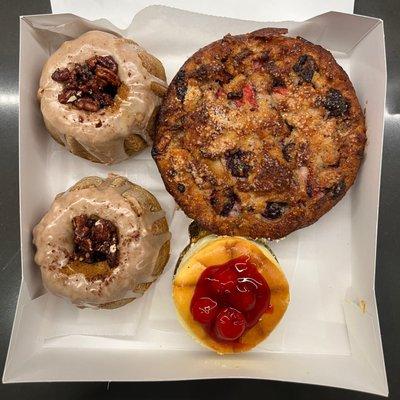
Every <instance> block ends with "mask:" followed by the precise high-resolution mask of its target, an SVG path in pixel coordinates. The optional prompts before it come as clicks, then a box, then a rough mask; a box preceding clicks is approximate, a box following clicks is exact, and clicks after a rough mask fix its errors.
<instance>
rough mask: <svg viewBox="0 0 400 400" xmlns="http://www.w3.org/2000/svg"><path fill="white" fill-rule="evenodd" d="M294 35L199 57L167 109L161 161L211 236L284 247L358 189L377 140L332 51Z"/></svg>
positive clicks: (172, 91) (237, 40)
mask: <svg viewBox="0 0 400 400" xmlns="http://www.w3.org/2000/svg"><path fill="white" fill-rule="evenodd" d="M286 32H287V31H286V29H272V28H266V29H261V30H259V31H256V32H252V33H249V34H245V35H239V36H231V35H227V36H225V37H224V38H223V39H222V40H219V41H216V42H214V43H211V44H210V45H208V46H206V47H204V48H202V49H200V50H199V51H198V52H197V53H195V54H194V55H193V56H192V57H190V58H189V59H188V60H187V61H186V63H185V64H184V65H183V66H182V68H181V69H180V70H179V72H178V73H177V75H176V76H175V78H174V79H173V81H172V83H171V85H170V86H169V89H168V92H167V95H166V97H165V99H164V101H163V104H162V107H161V112H160V115H159V119H158V125H157V130H156V138H155V142H154V145H153V152H152V154H153V157H154V159H155V161H156V163H157V165H158V168H159V170H160V173H161V175H162V178H163V180H164V183H165V186H166V188H167V190H168V191H169V192H170V193H171V194H172V195H173V196H174V198H175V200H176V201H177V203H178V204H179V205H180V206H181V207H182V209H183V210H184V211H185V213H186V214H187V215H188V216H189V217H191V218H193V219H195V220H197V221H198V222H199V223H200V224H201V225H202V226H203V227H205V228H206V229H208V230H210V231H212V232H215V233H218V234H227V235H241V236H250V237H266V238H270V239H276V238H280V237H283V236H285V235H287V234H289V233H290V232H292V231H294V230H296V229H299V228H302V227H305V226H307V225H310V224H312V223H314V222H315V221H316V220H318V219H319V218H320V217H321V216H322V215H323V214H325V213H326V212H327V211H328V210H330V209H331V208H332V207H333V206H334V205H335V204H336V203H337V202H338V201H339V200H340V199H341V198H342V197H343V196H344V194H345V193H346V191H347V190H348V189H349V188H350V186H351V185H352V184H353V182H354V180H355V178H356V175H357V171H358V169H359V166H360V161H361V159H362V157H363V151H364V146H365V142H366V134H365V122H364V116H363V113H362V111H361V108H360V105H359V102H358V100H357V97H356V94H355V91H354V88H353V86H352V84H351V82H350V80H349V78H348V76H347V75H346V73H345V72H344V71H343V69H342V68H341V67H340V66H339V65H338V64H337V63H336V61H335V59H334V58H333V56H332V54H331V53H330V52H329V51H327V50H325V49H324V48H322V47H321V46H317V45H314V44H312V43H310V42H308V41H307V40H305V39H302V38H300V37H297V38H292V37H286V36H284V34H285V33H286Z"/></svg>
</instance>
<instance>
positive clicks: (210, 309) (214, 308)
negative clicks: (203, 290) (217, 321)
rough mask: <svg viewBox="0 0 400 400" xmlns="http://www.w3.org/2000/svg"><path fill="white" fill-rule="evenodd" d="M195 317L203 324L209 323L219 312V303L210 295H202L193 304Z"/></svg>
mask: <svg viewBox="0 0 400 400" xmlns="http://www.w3.org/2000/svg"><path fill="white" fill-rule="evenodd" d="M191 311H192V315H193V318H194V319H195V320H196V321H197V322H200V323H201V324H209V323H210V322H211V321H212V320H213V319H214V318H215V316H216V315H217V313H218V304H217V302H216V301H214V300H213V299H210V298H209V297H200V298H199V299H197V300H196V301H195V302H194V303H193V305H192V310H191Z"/></svg>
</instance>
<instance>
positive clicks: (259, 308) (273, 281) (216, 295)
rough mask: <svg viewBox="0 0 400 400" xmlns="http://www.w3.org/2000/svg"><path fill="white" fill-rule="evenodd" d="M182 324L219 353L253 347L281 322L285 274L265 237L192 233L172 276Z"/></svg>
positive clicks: (284, 306)
mask: <svg viewBox="0 0 400 400" xmlns="http://www.w3.org/2000/svg"><path fill="white" fill-rule="evenodd" d="M173 299H174V302H175V306H176V310H177V313H178V316H179V319H180V321H181V323H182V324H183V326H184V327H185V328H186V329H187V330H188V331H189V333H191V334H192V335H193V336H194V338H195V339H196V340H197V341H199V342H200V343H201V344H202V345H204V346H206V347H208V348H210V349H212V350H214V351H216V352H217V353H219V354H228V353H239V352H244V351H248V350H250V349H252V348H253V347H254V346H256V345H257V344H258V343H260V342H261V341H262V340H264V339H265V338H266V337H267V336H268V335H269V334H270V333H271V332H272V330H273V329H274V328H275V327H276V325H277V324H278V323H279V321H280V320H281V318H282V317H283V315H284V314H285V311H286V309H287V306H288V304H289V285H288V282H287V280H286V277H285V274H284V272H283V271H282V269H281V267H280V266H279V264H278V261H277V260H276V258H275V256H274V255H273V254H272V253H271V251H270V250H269V248H268V246H267V245H266V244H265V242H264V241H262V240H258V241H254V240H249V239H246V238H243V237H238V236H234V237H228V236H216V235H210V234H209V233H207V232H201V233H200V234H198V233H197V234H195V235H193V236H192V240H191V244H190V245H189V246H188V247H187V248H186V249H185V250H184V251H183V253H182V255H181V258H180V260H179V261H178V264H177V268H176V270H175V276H174V278H173Z"/></svg>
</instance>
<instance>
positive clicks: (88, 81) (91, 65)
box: [51, 56, 121, 112]
mask: <svg viewBox="0 0 400 400" xmlns="http://www.w3.org/2000/svg"><path fill="white" fill-rule="evenodd" d="M51 77H52V79H53V80H55V81H56V82H59V83H62V84H63V89H62V91H61V92H60V93H59V95H58V101H59V102H60V103H62V104H71V105H72V106H73V107H75V108H77V109H78V110H85V111H89V112H96V111H98V110H100V109H101V108H104V107H108V106H111V105H112V104H113V103H114V98H115V95H116V94H117V92H118V88H119V87H120V86H121V80H120V79H119V77H118V65H117V63H116V62H115V60H114V58H113V57H111V56H105V57H102V56H94V57H92V58H89V59H88V60H86V61H85V62H84V63H83V64H75V65H74V66H73V67H72V69H68V68H63V69H60V68H58V69H56V70H55V71H54V72H53V74H52V75H51Z"/></svg>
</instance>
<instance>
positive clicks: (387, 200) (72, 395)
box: [0, 0, 400, 400]
mask: <svg viewBox="0 0 400 400" xmlns="http://www.w3.org/2000/svg"><path fill="white" fill-rule="evenodd" d="M155 3H157V2H156V1H155ZM48 12H50V5H49V1H48V0H34V1H29V0H25V1H24V0H0V31H1V36H0V37H1V44H0V178H1V180H0V182H1V193H0V304H1V308H0V371H2V366H4V362H5V358H6V353H7V348H8V341H9V337H10V332H11V326H12V322H13V318H14V312H15V305H16V300H17V296H18V290H19V284H20V258H19V228H18V224H19V217H18V139H17V133H18V97H17V95H18V39H19V25H18V24H19V22H18V17H19V15H27V14H40V13H48ZM355 12H356V13H357V14H364V15H370V16H374V17H378V18H382V19H383V20H384V23H385V33H386V51H387V61H388V93H387V115H386V124H385V143H384V154H383V172H382V186H381V202H380V216H379V238H378V256H377V274H376V292H377V299H378V308H379V315H380V324H381V330H382V337H383V346H384V351H385V360H386V368H387V373H388V379H389V389H390V398H391V399H396V400H397V399H400V340H399V339H400V314H399V308H400V290H399V288H400V284H399V282H400V266H399V260H400V232H399V226H400V213H399V211H398V206H399V204H400V179H399V173H400V68H399V65H400V48H399V44H400V1H399V0H380V1H379V0H359V1H356V6H355ZM77 362H79V360H77ZM132 362H135V360H134V359H132ZM71 368H73V366H71ZM259 396H262V397H263V398H277V397H278V396H279V397H280V398H283V399H292V398H296V399H297V400H301V399H307V400H309V399H319V400H320V399H324V400H329V399H352V400H357V399H373V398H377V397H376V396H371V395H367V394H363V393H356V392H351V391H346V390H341V389H333V388H326V387H319V386H311V385H298V384H292V383H284V382H268V381H250V380H236V381H227V380H217V381H195V382H166V383H111V384H110V385H107V384H106V383H57V384H55V383H53V384H49V383H43V384H15V385H1V386H0V399H2V400H8V399H19V400H25V399H43V400H47V399H49V400H50V399H51V400H53V399H54V398H56V399H57V400H63V399H81V398H82V399H85V400H86V399H92V398H96V399H99V400H100V399H106V398H135V399H142V398H148V399H154V398H163V399H169V398H170V399H187V398H198V399H200V398H206V399H211V398H229V399H234V398H251V397H254V398H257V397H259Z"/></svg>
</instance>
